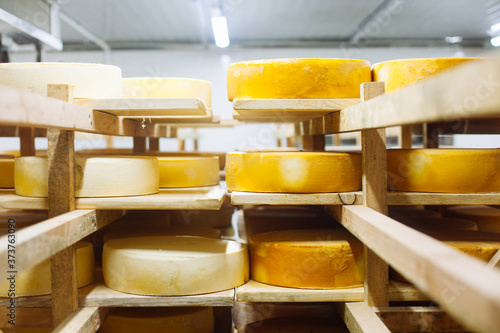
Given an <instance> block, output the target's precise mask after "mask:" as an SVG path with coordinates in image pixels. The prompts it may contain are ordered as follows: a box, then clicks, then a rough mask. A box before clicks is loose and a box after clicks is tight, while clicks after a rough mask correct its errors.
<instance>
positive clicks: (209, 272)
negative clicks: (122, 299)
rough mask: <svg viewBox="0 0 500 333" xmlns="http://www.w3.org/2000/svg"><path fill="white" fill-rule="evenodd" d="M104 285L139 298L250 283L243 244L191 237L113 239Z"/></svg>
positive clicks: (104, 261) (106, 250) (107, 250)
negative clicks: (140, 296) (139, 296)
mask: <svg viewBox="0 0 500 333" xmlns="http://www.w3.org/2000/svg"><path fill="white" fill-rule="evenodd" d="M102 265H103V266H102V267H103V273H104V281H105V283H106V285H107V286H108V287H109V288H111V289H115V290H118V291H121V292H125V293H130V294H138V295H158V296H173V295H177V296H180V295H195V294H205V293H211V292H216V291H222V290H227V289H231V288H235V287H237V286H240V285H242V284H244V283H245V282H246V281H248V254H247V248H246V246H245V245H244V244H240V243H237V242H233V241H224V240H220V239H213V238H204V237H192V236H155V237H153V236H151V237H135V238H122V239H114V240H110V241H108V242H106V243H105V244H104V248H103V259H102Z"/></svg>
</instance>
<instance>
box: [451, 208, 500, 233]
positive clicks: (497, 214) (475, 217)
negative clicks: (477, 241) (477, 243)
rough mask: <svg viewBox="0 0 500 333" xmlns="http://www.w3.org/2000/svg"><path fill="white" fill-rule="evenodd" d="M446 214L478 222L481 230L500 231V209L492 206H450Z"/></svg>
mask: <svg viewBox="0 0 500 333" xmlns="http://www.w3.org/2000/svg"><path fill="white" fill-rule="evenodd" d="M446 216H450V217H456V218H461V219H467V220H470V221H474V222H475V223H477V229H478V230H479V231H487V232H498V233H500V209H498V208H493V207H490V206H474V205H472V206H454V207H448V208H447V210H446Z"/></svg>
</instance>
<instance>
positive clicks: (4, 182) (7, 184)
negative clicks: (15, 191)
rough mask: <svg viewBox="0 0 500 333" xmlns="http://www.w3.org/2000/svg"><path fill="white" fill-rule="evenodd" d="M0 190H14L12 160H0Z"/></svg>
mask: <svg viewBox="0 0 500 333" xmlns="http://www.w3.org/2000/svg"><path fill="white" fill-rule="evenodd" d="M0 188H14V158H0Z"/></svg>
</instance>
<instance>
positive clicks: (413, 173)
mask: <svg viewBox="0 0 500 333" xmlns="http://www.w3.org/2000/svg"><path fill="white" fill-rule="evenodd" d="M498 170H500V150H498V149H443V148H440V149H389V150H387V175H388V182H387V185H388V188H389V189H390V190H393V191H410V192H436V193H484V192H498V191H500V173H498Z"/></svg>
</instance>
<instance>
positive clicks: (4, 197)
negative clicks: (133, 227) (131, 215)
mask: <svg viewBox="0 0 500 333" xmlns="http://www.w3.org/2000/svg"><path fill="white" fill-rule="evenodd" d="M225 193H226V191H225V190H224V189H221V188H220V186H219V185H216V186H207V187H196V188H195V187H193V188H179V189H160V193H157V194H150V195H141V196H131V197H108V198H77V199H76V208H77V209H106V210H117V209H118V210H121V209H127V210H134V209H152V210H166V209H205V210H218V209H219V208H220V206H221V205H222V200H223V198H224V195H225ZM0 207H2V208H5V209H47V208H48V199H47V198H32V197H22V196H19V195H16V194H14V191H13V190H0Z"/></svg>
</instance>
